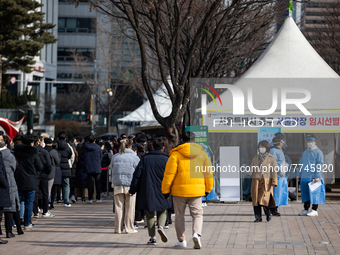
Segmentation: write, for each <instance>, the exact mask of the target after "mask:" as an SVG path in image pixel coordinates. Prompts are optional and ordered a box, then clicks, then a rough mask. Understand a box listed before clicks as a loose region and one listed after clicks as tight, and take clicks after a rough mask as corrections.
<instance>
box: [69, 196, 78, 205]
mask: <svg viewBox="0 0 340 255" xmlns="http://www.w3.org/2000/svg"><path fill="white" fill-rule="evenodd" d="M70 200H71V201H72V203H76V202H77V200H76V197H75V196H74V195H72V196H71V198H70Z"/></svg>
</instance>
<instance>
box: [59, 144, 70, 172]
mask: <svg viewBox="0 0 340 255" xmlns="http://www.w3.org/2000/svg"><path fill="white" fill-rule="evenodd" d="M58 152H59V153H60V155H61V160H60V169H61V174H62V177H65V178H68V177H71V169H70V165H69V163H68V160H69V159H70V158H71V156H72V151H71V148H70V147H69V146H68V144H67V142H66V141H65V140H59V141H58Z"/></svg>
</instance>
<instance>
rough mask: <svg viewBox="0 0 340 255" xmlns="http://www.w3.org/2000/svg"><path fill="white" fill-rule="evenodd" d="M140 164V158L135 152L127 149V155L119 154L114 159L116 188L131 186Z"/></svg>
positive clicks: (113, 178)
mask: <svg viewBox="0 0 340 255" xmlns="http://www.w3.org/2000/svg"><path fill="white" fill-rule="evenodd" d="M138 163H139V157H138V156H137V155H136V154H135V153H134V151H133V150H130V149H125V153H123V154H122V153H121V152H119V153H117V154H115V155H114V156H113V157H112V160H111V164H110V168H111V169H112V184H113V185H115V186H130V185H131V181H132V177H133V173H134V172H135V168H136V167H137V165H138Z"/></svg>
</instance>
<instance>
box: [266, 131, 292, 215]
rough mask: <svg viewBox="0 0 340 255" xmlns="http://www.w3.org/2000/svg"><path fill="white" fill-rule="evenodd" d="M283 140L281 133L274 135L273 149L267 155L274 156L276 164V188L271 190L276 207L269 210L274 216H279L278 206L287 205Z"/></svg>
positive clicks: (286, 165) (286, 166)
mask: <svg viewBox="0 0 340 255" xmlns="http://www.w3.org/2000/svg"><path fill="white" fill-rule="evenodd" d="M283 138H284V137H283V135H282V134H281V133H276V134H275V137H274V138H273V144H274V147H272V148H271V150H270V151H269V153H270V154H271V155H273V156H274V158H275V160H276V164H277V168H276V171H277V186H276V187H274V189H273V193H274V199H275V203H276V207H275V208H271V209H270V211H271V213H272V215H274V216H280V213H279V212H278V211H277V209H278V207H279V206H280V205H288V182H287V177H286V172H287V171H288V169H287V168H288V164H286V162H285V155H284V154H283V151H282V147H283V144H284V140H283Z"/></svg>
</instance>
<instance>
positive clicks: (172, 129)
mask: <svg viewBox="0 0 340 255" xmlns="http://www.w3.org/2000/svg"><path fill="white" fill-rule="evenodd" d="M165 131H166V134H167V137H168V139H169V141H170V142H172V143H173V144H174V145H175V146H177V144H178V143H179V134H178V130H177V128H176V125H175V124H173V125H172V126H167V127H166V128H165Z"/></svg>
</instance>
